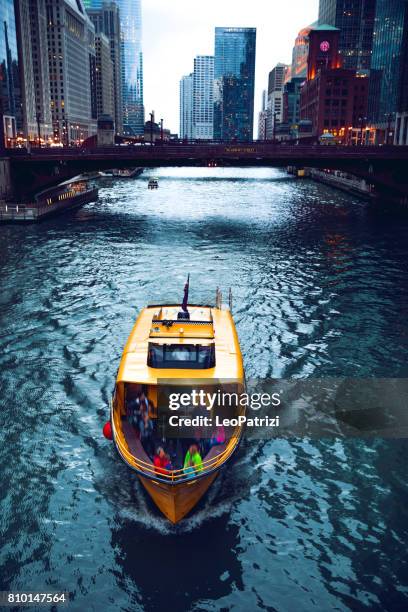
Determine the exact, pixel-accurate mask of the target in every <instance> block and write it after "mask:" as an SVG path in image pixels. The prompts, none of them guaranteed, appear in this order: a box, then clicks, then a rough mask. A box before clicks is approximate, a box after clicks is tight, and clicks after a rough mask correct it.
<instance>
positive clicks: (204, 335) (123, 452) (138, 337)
mask: <svg viewBox="0 0 408 612" xmlns="http://www.w3.org/2000/svg"><path fill="white" fill-rule="evenodd" d="M188 284H189V283H188V281H187V284H186V286H185V289H184V292H185V294H184V300H183V303H182V304H181V306H180V304H178V305H177V304H162V305H150V306H147V307H145V308H143V310H142V311H141V312H140V314H139V317H138V319H137V321H136V323H135V325H134V327H133V330H132V332H131V334H130V336H129V338H128V341H127V343H126V346H125V349H124V351H123V355H122V359H121V362H120V366H119V371H118V375H117V379H116V385H115V391H114V394H113V398H112V405H111V421H110V423H109V422H108V423H107V424H106V426H108V427H109V432H110V433H111V436H112V438H113V440H114V441H115V444H116V448H117V450H118V452H119V455H120V456H121V458H122V459H123V460H124V461H125V463H126V464H127V465H128V466H129V467H130V468H131V469H132V470H134V471H135V472H136V473H137V475H138V477H139V479H140V481H141V483H142V484H143V486H144V488H145V489H146V491H147V492H148V493H149V494H150V496H151V497H152V499H153V500H154V502H155V503H156V505H157V506H158V507H159V509H160V510H161V511H162V512H163V514H164V515H165V516H166V517H167V518H168V519H169V520H170V521H172V522H173V523H177V522H178V521H180V520H181V519H182V518H183V517H185V516H186V515H187V514H188V513H189V512H190V510H192V508H193V507H194V506H195V505H196V504H197V502H198V501H199V500H200V498H201V497H202V496H203V495H204V493H205V492H206V491H207V489H208V488H209V487H210V485H211V484H212V482H213V481H214V480H215V478H216V477H217V475H218V473H219V471H220V470H221V468H222V467H223V466H225V464H226V463H227V461H228V460H229V459H230V458H231V456H232V455H233V453H234V451H235V450H236V448H237V446H238V443H239V440H240V437H241V433H242V425H241V426H240V425H239V424H236V423H235V424H234V423H233V425H234V427H232V428H231V429H230V430H229V433H225V432H224V435H223V433H222V432H221V438H217V439H216V440H215V439H214V437H213V438H211V440H210V439H209V435H207V438H206V439H200V437H199V435H198V434H197V433H195V434H194V435H193V436H192V437H193V438H194V439H193V440H192V439H191V438H187V439H186V438H183V437H182V435H181V438H180V437H179V438H175V439H170V438H169V437H168V434H163V430H162V429H160V428H159V422H160V410H161V406H160V402H161V400H160V397H159V395H160V384H161V382H162V381H163V380H165V381H166V385H168V386H169V388H170V390H171V389H172V388H174V389H176V388H177V389H180V387H182V388H185V389H189V388H191V386H192V385H193V386H194V387H195V388H196V384H197V379H199V381H201V383H202V387H203V388H206V389H208V388H213V389H215V388H216V387H217V386H218V384H219V381H220V380H223V381H225V380H228V381H234V388H235V389H239V390H240V391H241V392H242V391H243V390H244V385H245V381H244V368H243V361H242V355H241V350H240V346H239V342H238V336H237V332H236V329H235V325H234V322H233V318H232V315H231V309H230V307H229V306H227V305H225V304H223V303H222V297H221V293H220V292H219V291H218V289H217V293H216V300H215V306H209V305H198V304H196V305H194V304H188V303H187V300H188ZM230 301H231V300H230ZM173 385H174V387H173ZM166 397H167V396H166ZM141 402H142V403H143V405H144V406H146V407H147V408H146V412H145V413H144V415H145V414H147V416H143V418H144V419H145V421H146V423H148V424H149V425H150V423H152V430H153V434H151V435H150V437H146V438H145V437H143V436H142V434H141V430H140V428H138V427H137V425H135V422H134V420H133V421H132V414H131V406H132V404H133V405H135V403H136V404H137V403H139V404H138V405H139V406H140V403H141ZM158 404H159V405H158ZM164 408H168V406H165V407H164ZM201 409H203V410H204V411H205V412H206V414H207V415H213V414H214V411H215V409H216V408H215V407H214V404H213V405H212V407H211V410H209V408H208V406H201ZM186 410H188V409H187V408H186V409H185V411H186ZM239 410H241V414H242V413H243V411H244V409H241V408H240V409H239ZM185 411H184V413H183V414H185ZM172 414H175V413H172ZM106 426H105V427H106ZM167 431H168V430H167ZM218 433H219V432H218ZM166 436H167V437H166ZM107 437H108V436H107ZM191 442H193V446H194V445H196V448H197V449H198V453H199V455H200V458H199V464H192V463H190V464H189V465H190V466H193V467H189V468H187V469H186V463H185V462H184V464H183V456H184V453H185V452H186V449H187V448H188V446H189V445H190V444H191ZM158 446H159V447H162V448H161V450H162V451H163V448H164V451H165V454H166V456H167V457H168V458H169V465H167V466H166V467H165V468H163V467H157V465H158V464H157V461H156V460H157V447H158ZM190 449H191V447H190ZM189 452H190V450H187V455H188V453H189ZM192 452H193V453H195V450H194V449H193V451H192ZM167 453H168V455H167ZM153 455H154V456H153ZM187 455H186V456H187ZM177 456H178V457H179V460H177Z"/></svg>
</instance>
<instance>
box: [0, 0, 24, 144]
mask: <svg viewBox="0 0 408 612" xmlns="http://www.w3.org/2000/svg"><path fill="white" fill-rule="evenodd" d="M0 15H1V21H0V121H1V124H2V125H1V126H0V128H1V132H2V133H1V134H0V137H1V136H2V135H4V137H3V138H2V140H3V142H2V143H1V145H3V144H5V145H6V146H13V145H14V143H15V139H16V136H17V130H21V129H22V127H23V117H22V107H21V89H20V74H19V61H18V49H17V37H16V19H15V12H14V2H13V0H0ZM1 145H0V147H1Z"/></svg>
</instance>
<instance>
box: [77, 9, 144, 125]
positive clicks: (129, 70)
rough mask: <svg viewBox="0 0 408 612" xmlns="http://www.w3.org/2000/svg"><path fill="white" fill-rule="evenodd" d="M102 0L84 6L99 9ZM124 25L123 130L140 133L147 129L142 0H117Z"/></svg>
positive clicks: (122, 43)
mask: <svg viewBox="0 0 408 612" xmlns="http://www.w3.org/2000/svg"><path fill="white" fill-rule="evenodd" d="M103 4H104V3H103V1H102V0H85V7H86V8H90V9H100V8H102V5H103ZM116 4H117V5H118V6H119V15H120V28H121V60H122V61H121V72H122V104H123V131H124V133H125V134H127V135H131V136H137V135H140V134H143V133H144V106H143V53H142V1H141V0H116Z"/></svg>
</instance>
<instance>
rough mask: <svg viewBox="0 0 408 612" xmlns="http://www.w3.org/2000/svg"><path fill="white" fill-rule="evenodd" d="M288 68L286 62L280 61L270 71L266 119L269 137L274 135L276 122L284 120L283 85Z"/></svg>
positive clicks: (267, 135)
mask: <svg viewBox="0 0 408 612" xmlns="http://www.w3.org/2000/svg"><path fill="white" fill-rule="evenodd" d="M287 69H288V66H287V65H286V64H281V63H279V64H276V66H275V68H273V69H272V70H271V71H270V73H269V78H268V104H267V119H266V137H267V138H268V139H270V138H273V137H274V133H275V128H276V124H277V123H282V121H283V86H284V83H285V74H286V71H287Z"/></svg>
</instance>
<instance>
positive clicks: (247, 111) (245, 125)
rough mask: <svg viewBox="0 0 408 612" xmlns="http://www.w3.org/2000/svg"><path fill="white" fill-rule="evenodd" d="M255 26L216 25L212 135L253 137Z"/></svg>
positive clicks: (222, 137)
mask: <svg viewBox="0 0 408 612" xmlns="http://www.w3.org/2000/svg"><path fill="white" fill-rule="evenodd" d="M255 48H256V28H218V27H217V28H215V59H214V77H215V82H214V138H216V139H221V140H226V141H231V140H252V137H253V120H254V85H255Z"/></svg>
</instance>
